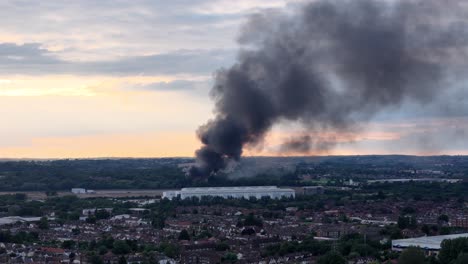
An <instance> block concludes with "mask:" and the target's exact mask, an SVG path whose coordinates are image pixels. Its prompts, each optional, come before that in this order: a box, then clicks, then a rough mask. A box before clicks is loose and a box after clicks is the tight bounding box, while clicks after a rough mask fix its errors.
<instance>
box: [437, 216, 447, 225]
mask: <svg viewBox="0 0 468 264" xmlns="http://www.w3.org/2000/svg"><path fill="white" fill-rule="evenodd" d="M437 220H439V221H440V222H446V223H448V221H449V217H448V215H445V214H443V215H439V218H437Z"/></svg>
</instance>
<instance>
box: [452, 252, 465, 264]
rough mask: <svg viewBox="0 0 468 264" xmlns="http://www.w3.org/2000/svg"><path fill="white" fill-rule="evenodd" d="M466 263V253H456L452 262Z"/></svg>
mask: <svg viewBox="0 0 468 264" xmlns="http://www.w3.org/2000/svg"><path fill="white" fill-rule="evenodd" d="M466 263H468V253H462V254H460V255H458V257H457V259H456V260H455V263H454V264H466Z"/></svg>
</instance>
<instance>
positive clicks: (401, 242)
mask: <svg viewBox="0 0 468 264" xmlns="http://www.w3.org/2000/svg"><path fill="white" fill-rule="evenodd" d="M460 237H468V233H464V234H454V235H444V236H424V237H416V238H408V239H397V240H392V248H394V249H398V248H407V247H420V248H422V249H429V250H440V247H441V244H442V241H444V240H446V239H455V238H460Z"/></svg>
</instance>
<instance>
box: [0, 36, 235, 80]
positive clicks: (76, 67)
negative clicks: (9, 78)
mask: <svg viewBox="0 0 468 264" xmlns="http://www.w3.org/2000/svg"><path fill="white" fill-rule="evenodd" d="M233 57H234V52H233V51H230V50H180V51H176V52H170V53H163V54H155V55H147V56H134V57H122V58H119V59H115V60H111V61H91V62H74V61H66V60H63V59H59V58H57V56H54V54H53V53H52V52H50V51H48V50H46V49H44V48H41V45H40V44H38V43H29V44H24V45H16V44H13V43H1V44H0V74H25V75H28V74H76V75H102V74H103V75H139V74H143V75H154V74H184V73H186V74H210V73H212V72H213V71H214V69H216V68H219V67H222V66H224V65H227V64H229V63H231V62H232V61H233Z"/></svg>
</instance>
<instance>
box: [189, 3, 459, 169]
mask: <svg viewBox="0 0 468 264" xmlns="http://www.w3.org/2000/svg"><path fill="white" fill-rule="evenodd" d="M466 10H467V7H466V4H464V3H463V1H461V0H448V1H440V0H416V1H411V0H408V1H395V0H392V1H378V0H375V1H372V0H348V1H324V0H322V1H313V2H311V3H308V4H305V5H303V6H301V7H299V8H296V9H294V10H293V11H291V9H288V10H287V11H284V12H281V11H277V10H269V11H267V12H264V13H260V14H256V15H254V16H252V17H251V19H250V21H249V22H248V23H247V24H246V25H245V27H244V28H243V30H242V33H241V36H240V39H239V42H240V44H242V45H244V48H243V49H242V50H241V51H240V52H239V55H238V61H237V63H236V64H234V65H233V66H232V67H231V68H229V69H221V70H219V71H218V72H217V73H216V77H215V78H216V79H215V85H214V87H213V89H212V91H211V93H212V94H211V95H212V97H213V99H214V101H215V113H216V116H215V118H214V119H213V120H210V121H208V123H207V124H205V125H203V126H201V127H200V128H199V130H198V132H197V133H198V136H199V138H200V140H201V142H202V143H203V147H202V148H200V149H199V150H197V152H196V157H197V165H196V166H194V167H192V168H191V170H190V175H191V176H192V177H205V176H208V175H210V174H212V173H216V172H217V171H219V170H221V169H223V168H224V167H225V166H226V162H227V161H229V160H231V159H233V160H238V159H239V158H240V157H241V155H242V150H243V148H244V147H245V146H246V145H251V144H256V143H258V142H259V141H261V140H262V139H263V137H264V136H265V134H266V133H267V132H268V131H269V129H270V128H271V127H272V125H274V124H276V123H279V122H282V121H295V122H300V123H301V124H303V125H304V127H305V128H306V129H307V130H308V131H313V132H333V131H340V132H347V131H349V130H350V129H353V128H354V127H355V124H356V123H357V122H362V121H366V120H368V119H369V118H370V117H372V115H373V114H375V113H376V112H378V111H380V110H383V109H385V108H388V107H392V106H398V105H400V104H401V103H402V102H403V101H404V100H412V101H415V102H418V103H427V102H430V101H431V100H432V99H433V98H434V97H435V96H436V95H437V94H438V92H439V91H441V90H443V89H446V86H444V82H445V81H446V80H448V79H449V77H451V76H449V74H448V73H450V72H452V70H453V69H455V68H457V69H458V71H459V69H460V67H461V64H463V63H464V60H465V59H466V55H464V54H466V47H467V40H468V31H467V28H468V27H467V22H465V20H466V17H467V12H466ZM452 78H453V77H452ZM318 141H320V140H319V139H315V138H311V136H307V135H305V136H301V137H300V138H298V139H292V140H290V141H288V142H286V143H285V144H283V146H282V148H293V149H298V150H304V151H307V150H309V145H310V144H311V142H312V143H313V146H312V147H316V146H318V147H320V146H321V145H326V146H330V144H332V143H331V142H325V143H324V144H321V142H318ZM304 144H305V145H304Z"/></svg>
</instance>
